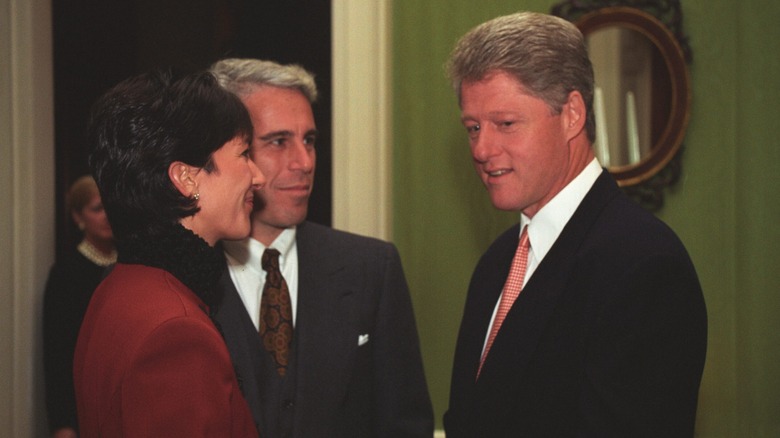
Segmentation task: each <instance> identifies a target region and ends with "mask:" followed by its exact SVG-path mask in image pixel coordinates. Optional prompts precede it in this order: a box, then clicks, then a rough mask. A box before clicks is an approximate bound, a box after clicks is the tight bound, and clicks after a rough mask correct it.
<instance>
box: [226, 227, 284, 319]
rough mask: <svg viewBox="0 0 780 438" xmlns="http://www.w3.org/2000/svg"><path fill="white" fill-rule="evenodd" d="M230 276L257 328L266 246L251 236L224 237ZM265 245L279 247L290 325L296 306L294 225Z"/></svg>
mask: <svg viewBox="0 0 780 438" xmlns="http://www.w3.org/2000/svg"><path fill="white" fill-rule="evenodd" d="M222 244H223V247H224V248H225V255H226V258H227V264H228V270H229V271H230V278H231V279H232V280H233V284H234V285H235V286H236V290H238V295H239V296H240V297H241V301H243V302H244V307H246V310H247V312H249V316H250V317H251V318H252V322H253V323H254V324H255V328H257V329H258V330H259V329H260V301H261V300H262V297H263V286H265V277H266V272H265V271H264V270H263V266H262V259H263V252H265V249H266V246H265V245H263V244H262V243H260V242H259V241H257V240H255V239H253V238H251V237H250V238H247V239H244V240H237V241H224V242H223V243H222ZM268 248H273V249H275V250H277V251H279V253H280V255H279V269H280V270H281V271H282V276H283V277H284V280H285V281H286V282H287V288H288V289H289V290H290V302H291V305H292V318H293V327H295V319H296V316H295V315H296V313H297V312H296V309H297V308H298V246H297V245H296V243H295V228H294V227H293V228H288V229H286V230H284V231H282V233H281V234H279V236H278V237H277V238H276V240H274V241H273V242H272V243H271V245H270V246H268Z"/></svg>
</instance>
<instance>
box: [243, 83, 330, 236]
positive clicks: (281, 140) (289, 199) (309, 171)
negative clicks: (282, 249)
mask: <svg viewBox="0 0 780 438" xmlns="http://www.w3.org/2000/svg"><path fill="white" fill-rule="evenodd" d="M243 102H244V105H246V107H247V109H248V110H249V115H250V116H251V118H252V125H253V126H254V131H255V132H254V138H253V140H252V146H251V153H250V156H251V158H252V161H254V163H255V164H256V165H257V167H258V168H259V169H260V171H261V172H262V173H263V175H265V178H266V184H265V185H264V186H263V188H262V189H261V190H259V191H258V192H257V195H258V199H256V200H255V212H254V214H253V216H252V221H253V222H252V227H253V228H252V235H253V236H254V237H255V238H256V239H258V240H260V241H261V242H263V243H264V244H266V245H268V244H270V243H271V241H273V239H274V238H276V236H278V235H279V233H281V232H282V231H283V230H284V229H285V228H289V227H291V226H294V225H298V224H300V223H301V222H303V220H304V219H306V212H307V209H308V205H309V195H310V194H311V190H312V185H313V182H314V166H315V151H314V141H315V139H316V137H317V129H316V127H315V125H314V116H313V115H312V110H311V104H309V101H308V99H306V97H305V96H304V95H303V94H302V93H301V92H299V91H297V90H291V89H286V88H277V87H270V86H264V87H260V88H258V89H257V90H256V91H254V92H253V93H252V94H250V95H249V96H246V97H244V98H243ZM269 240H270V241H269Z"/></svg>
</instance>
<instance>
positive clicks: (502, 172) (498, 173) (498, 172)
mask: <svg viewBox="0 0 780 438" xmlns="http://www.w3.org/2000/svg"><path fill="white" fill-rule="evenodd" d="M509 172H510V171H509V169H500V170H494V171H491V172H488V171H485V173H486V174H488V176H501V175H506V174H507V173H509Z"/></svg>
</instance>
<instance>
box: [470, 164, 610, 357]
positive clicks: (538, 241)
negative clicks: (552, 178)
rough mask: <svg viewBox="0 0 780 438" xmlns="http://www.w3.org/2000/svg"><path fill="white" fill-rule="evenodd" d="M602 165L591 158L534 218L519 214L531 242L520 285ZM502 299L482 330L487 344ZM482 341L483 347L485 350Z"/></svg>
mask: <svg viewBox="0 0 780 438" xmlns="http://www.w3.org/2000/svg"><path fill="white" fill-rule="evenodd" d="M601 172H602V168H601V165H600V164H599V162H598V160H597V159H595V158H594V159H593V161H591V162H590V163H589V164H588V165H587V166H585V168H584V169H582V172H580V174H579V175H577V176H576V177H575V178H574V179H573V180H572V181H571V182H570V183H569V184H567V185H566V187H564V188H563V189H562V190H561V191H560V192H558V194H557V195H555V197H554V198H552V199H551V200H550V202H548V203H547V204H546V205H545V206H544V207H542V208H541V209H540V210H539V211H538V212H537V213H536V215H534V217H533V219H531V218H528V217H527V216H526V215H524V214H521V215H520V234H522V233H523V228H525V227H528V241H529V242H530V248H529V249H528V265H527V266H526V269H525V278H524V279H523V287H525V284H526V283H528V280H529V279H530V278H531V275H533V273H534V271H535V270H536V268H537V267H538V266H539V264H540V263H541V262H542V260H544V257H545V256H546V255H547V253H548V252H549V251H550V248H552V246H553V244H554V243H555V241H556V240H558V236H560V235H561V231H563V227H565V226H566V224H567V223H568V222H569V219H571V217H572V215H574V211H575V210H577V207H579V206H580V203H581V202H582V200H583V199H585V195H587V194H588V191H589V190H590V188H591V187H593V184H594V183H595V182H596V179H598V177H599V175H601ZM500 302H501V296H499V297H498V301H497V302H496V307H495V308H494V309H493V316H492V317H491V318H490V324H489V325H488V327H487V333H486V334H485V344H487V338H488V336H489V335H490V328H491V327H492V326H493V320H494V319H495V317H496V312H497V311H498V305H499V303H500ZM484 349H485V347H484V344H483V347H482V351H483V353H484Z"/></svg>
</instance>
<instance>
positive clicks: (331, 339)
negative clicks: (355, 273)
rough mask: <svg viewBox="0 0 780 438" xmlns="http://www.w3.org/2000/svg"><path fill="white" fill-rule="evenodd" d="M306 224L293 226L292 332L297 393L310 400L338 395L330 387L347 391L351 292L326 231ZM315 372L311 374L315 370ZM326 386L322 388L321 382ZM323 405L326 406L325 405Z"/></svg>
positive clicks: (353, 336) (351, 341)
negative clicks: (294, 320) (295, 314)
mask: <svg viewBox="0 0 780 438" xmlns="http://www.w3.org/2000/svg"><path fill="white" fill-rule="evenodd" d="M307 225H309V224H307V223H303V224H301V225H300V226H299V227H298V230H297V234H296V239H297V246H298V272H299V285H298V319H297V327H296V331H295V343H296V344H295V348H296V353H295V354H296V356H297V357H299V358H305V360H299V361H297V382H298V383H297V385H298V388H297V392H298V393H299V394H306V397H307V398H309V399H311V400H313V401H314V403H315V404H316V403H317V402H316V400H322V399H330V398H334V397H339V396H340V395H339V394H334V393H333V391H332V388H342V389H344V390H346V387H347V382H346V381H347V377H348V373H349V367H348V366H347V364H349V363H351V362H352V360H353V359H352V357H353V356H354V354H355V349H356V345H357V334H356V333H352V332H351V327H353V324H351V323H350V321H351V320H352V318H353V317H354V316H353V311H352V309H353V307H354V305H353V303H354V296H355V291H354V290H353V289H350V287H352V286H351V284H352V282H350V281H348V279H346V278H345V276H346V275H347V271H348V270H347V269H346V266H345V262H344V260H343V258H342V257H339V255H338V254H328V253H326V252H325V251H324V249H323V248H332V247H333V245H331V244H329V242H328V241H327V240H328V236H327V234H326V233H321V232H319V230H318V229H317V228H315V227H312V226H307ZM314 370H316V371H314ZM324 382H327V384H323V383H324ZM326 405H327V404H326Z"/></svg>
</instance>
